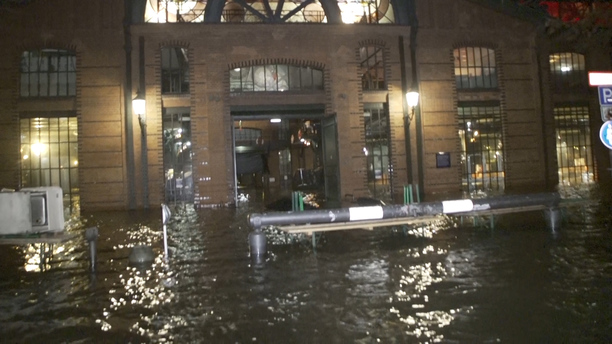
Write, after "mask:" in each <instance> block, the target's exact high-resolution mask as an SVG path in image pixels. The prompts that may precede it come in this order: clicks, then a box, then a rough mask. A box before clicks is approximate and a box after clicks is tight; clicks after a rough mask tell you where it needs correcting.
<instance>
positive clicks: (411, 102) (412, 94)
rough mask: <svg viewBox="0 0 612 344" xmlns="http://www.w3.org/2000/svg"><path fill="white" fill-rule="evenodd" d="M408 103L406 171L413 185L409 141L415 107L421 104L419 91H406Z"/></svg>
mask: <svg viewBox="0 0 612 344" xmlns="http://www.w3.org/2000/svg"><path fill="white" fill-rule="evenodd" d="M406 104H407V105H408V113H407V114H406V116H405V117H404V122H405V123H404V130H405V131H406V132H405V135H404V136H405V140H406V172H407V177H408V183H409V184H411V185H412V183H413V177H412V152H411V149H412V148H411V147H412V145H411V144H410V142H409V141H410V124H411V123H412V119H413V118H414V113H415V108H416V106H417V105H418V104H419V92H417V91H415V90H409V91H408V92H406ZM417 192H418V191H417ZM411 197H412V196H411ZM419 199H420V197H419Z"/></svg>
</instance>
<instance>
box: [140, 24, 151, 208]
mask: <svg viewBox="0 0 612 344" xmlns="http://www.w3.org/2000/svg"><path fill="white" fill-rule="evenodd" d="M138 48H139V49H138V53H139V58H138V65H139V71H140V72H139V74H140V75H139V76H140V79H139V89H140V92H142V95H143V97H145V98H146V96H145V94H146V89H145V40H144V37H143V36H140V37H139V38H138ZM145 109H146V108H145ZM143 115H144V118H142V119H141V120H140V129H141V137H140V139H141V152H140V154H141V162H142V204H143V207H144V208H145V209H148V208H149V158H148V150H149V149H148V147H147V122H146V118H147V116H146V114H143Z"/></svg>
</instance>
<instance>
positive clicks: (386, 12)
mask: <svg viewBox="0 0 612 344" xmlns="http://www.w3.org/2000/svg"><path fill="white" fill-rule="evenodd" d="M208 2H209V1H207V0H181V1H177V0H147V4H146V9H145V18H144V21H145V22H148V23H178V22H192V23H198V22H204V21H211V22H226V23H327V22H334V23H338V22H342V23H345V24H356V23H365V24H391V23H394V22H395V15H394V12H393V6H391V2H390V0H343V1H336V0H322V1H319V0H300V1H282V0H258V1H251V0H249V1H238V0H227V1H225V2H219V3H211V5H212V6H208V7H209V9H208V11H210V12H211V13H205V12H206V9H207V3H208ZM334 2H336V3H334ZM325 3H327V6H324V4H325ZM221 7H222V8H221ZM325 8H327V10H328V11H331V12H332V13H326V10H325Z"/></svg>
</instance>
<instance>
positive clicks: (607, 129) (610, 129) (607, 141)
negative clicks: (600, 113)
mask: <svg viewBox="0 0 612 344" xmlns="http://www.w3.org/2000/svg"><path fill="white" fill-rule="evenodd" d="M599 139H600V140H601V142H602V143H603V144H604V146H606V147H608V149H612V121H607V122H606V123H604V124H603V125H602V126H601V129H599Z"/></svg>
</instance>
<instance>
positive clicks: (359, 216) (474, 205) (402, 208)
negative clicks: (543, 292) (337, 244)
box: [249, 193, 560, 232]
mask: <svg viewBox="0 0 612 344" xmlns="http://www.w3.org/2000/svg"><path fill="white" fill-rule="evenodd" d="M559 201H560V196H559V194H557V193H541V194H529V195H513V196H500V197H491V198H482V199H459V200H449V201H440V202H424V203H413V204H403V205H390V206H384V207H382V206H371V207H353V208H340V209H317V210H307V211H297V212H296V211H290V212H274V213H261V214H257V213H253V214H250V215H249V223H250V225H251V226H252V227H253V228H254V229H255V231H257V232H261V229H262V227H265V226H283V225H290V224H294V225H303V224H320V223H335V222H338V223H340V222H353V221H363V220H378V219H391V218H403V217H418V216H427V215H439V214H455V213H464V212H472V211H479V210H493V209H503V208H511V207H518V206H532V205H544V206H548V207H555V206H557V205H558V204H559Z"/></svg>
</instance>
